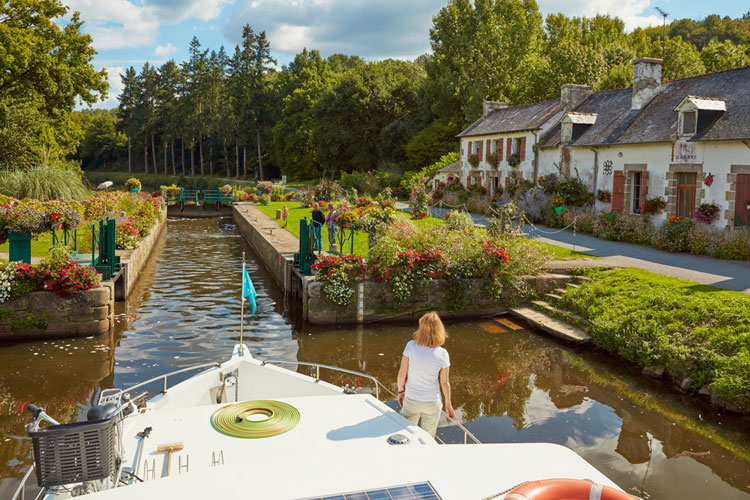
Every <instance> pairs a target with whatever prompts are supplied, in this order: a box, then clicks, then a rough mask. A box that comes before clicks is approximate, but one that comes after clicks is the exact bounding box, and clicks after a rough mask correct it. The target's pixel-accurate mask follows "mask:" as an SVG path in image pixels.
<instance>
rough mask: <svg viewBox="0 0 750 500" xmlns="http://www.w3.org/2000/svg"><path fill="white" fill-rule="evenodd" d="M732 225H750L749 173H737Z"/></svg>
mask: <svg viewBox="0 0 750 500" xmlns="http://www.w3.org/2000/svg"><path fill="white" fill-rule="evenodd" d="M736 186H737V187H736V191H737V192H736V196H735V201H734V225H735V227H739V226H750V174H737V184H736Z"/></svg>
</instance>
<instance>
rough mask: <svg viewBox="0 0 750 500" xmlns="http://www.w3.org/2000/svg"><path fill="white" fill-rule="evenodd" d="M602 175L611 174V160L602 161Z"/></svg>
mask: <svg viewBox="0 0 750 500" xmlns="http://www.w3.org/2000/svg"><path fill="white" fill-rule="evenodd" d="M604 175H612V160H606V161H605V162H604Z"/></svg>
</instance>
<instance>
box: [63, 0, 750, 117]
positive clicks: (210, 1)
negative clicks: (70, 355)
mask: <svg viewBox="0 0 750 500" xmlns="http://www.w3.org/2000/svg"><path fill="white" fill-rule="evenodd" d="M63 1H64V3H66V4H67V5H68V6H70V7H71V9H72V10H77V11H79V12H81V16H82V18H83V20H84V21H85V24H84V31H86V32H87V33H89V34H91V36H92V37H93V39H94V47H95V48H96V49H97V51H98V55H97V56H96V58H95V60H94V63H95V65H96V67H97V68H105V69H106V70H107V73H108V75H109V81H110V96H109V98H108V99H107V101H105V102H103V103H99V104H98V105H97V106H96V107H105V108H108V107H113V106H116V105H117V100H116V95H117V94H118V93H119V91H120V78H119V75H120V73H121V72H122V71H123V70H124V69H125V68H127V67H128V66H131V65H132V66H135V67H136V68H140V66H142V65H143V63H144V62H146V61H149V62H152V63H154V64H157V65H158V64H161V63H163V62H164V61H166V60H168V59H175V60H176V61H183V60H185V59H186V58H187V48H188V43H189V42H190V39H191V38H192V37H193V35H195V36H197V37H198V39H199V40H200V41H201V44H202V45H203V46H204V47H209V48H212V49H218V48H219V47H220V46H222V45H224V46H225V47H227V49H228V50H227V52H231V50H230V49H233V47H234V46H235V45H236V44H237V43H239V41H240V35H241V32H242V26H243V25H244V24H246V23H249V24H250V25H251V26H252V27H253V29H255V30H256V31H261V30H265V31H266V32H267V34H268V35H269V38H270V40H271V48H272V51H273V55H274V57H275V58H276V59H277V60H278V62H279V64H280V65H283V64H285V63H287V62H288V61H289V60H290V59H291V58H292V57H294V54H296V53H297V52H299V51H300V50H302V48H304V47H307V48H313V49H319V50H320V51H321V53H322V54H323V55H324V56H328V55H330V54H333V53H336V52H341V53H345V54H356V55H360V56H362V57H364V58H365V59H368V60H374V59H385V58H389V57H392V58H410V59H411V58H414V57H416V56H418V55H420V54H422V53H425V52H427V51H428V50H429V29H430V26H431V24H432V16H433V15H435V14H436V13H437V12H438V11H439V10H440V8H441V7H443V6H444V5H445V4H446V3H447V0H63ZM537 1H538V3H539V7H540V9H541V11H542V12H543V13H544V14H548V13H554V12H563V13H564V14H567V15H570V16H574V15H575V16H580V15H586V16H593V15H596V14H597V13H602V14H611V15H616V16H619V17H620V18H622V19H623V20H624V21H625V24H626V27H627V29H628V30H631V29H633V28H635V27H637V26H649V25H654V24H660V23H661V16H659V14H658V12H656V9H655V8H654V7H656V6H659V7H661V8H662V9H664V10H666V11H667V12H669V13H670V14H671V16H670V19H680V18H684V17H690V18H694V19H700V18H703V17H705V16H706V15H708V14H713V13H715V14H719V15H721V16H731V17H739V16H741V15H742V14H743V13H745V12H747V11H750V5H749V4H747V3H746V2H745V1H738V0H731V1H730V0H714V1H713V2H705V1H698V0H537Z"/></svg>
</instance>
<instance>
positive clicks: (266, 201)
mask: <svg viewBox="0 0 750 500" xmlns="http://www.w3.org/2000/svg"><path fill="white" fill-rule="evenodd" d="M258 199H259V200H260V204H261V205H263V206H264V207H267V206H268V204H269V203H271V195H270V194H264V195H262V196H260V197H259V198H258Z"/></svg>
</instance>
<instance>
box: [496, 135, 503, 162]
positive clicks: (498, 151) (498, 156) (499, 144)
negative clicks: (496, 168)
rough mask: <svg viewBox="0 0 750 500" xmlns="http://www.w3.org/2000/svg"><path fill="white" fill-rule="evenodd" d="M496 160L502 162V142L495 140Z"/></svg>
mask: <svg viewBox="0 0 750 500" xmlns="http://www.w3.org/2000/svg"><path fill="white" fill-rule="evenodd" d="M497 159H498V160H500V161H503V140H502V139H498V140H497Z"/></svg>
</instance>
